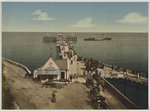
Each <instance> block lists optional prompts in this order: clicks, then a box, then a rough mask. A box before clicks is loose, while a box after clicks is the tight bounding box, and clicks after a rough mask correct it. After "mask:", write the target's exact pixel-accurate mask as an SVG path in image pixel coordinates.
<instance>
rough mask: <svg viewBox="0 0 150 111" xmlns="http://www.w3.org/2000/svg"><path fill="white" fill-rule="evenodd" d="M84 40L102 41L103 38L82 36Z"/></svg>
mask: <svg viewBox="0 0 150 111" xmlns="http://www.w3.org/2000/svg"><path fill="white" fill-rule="evenodd" d="M84 40H85V41H102V40H103V38H100V37H98V38H96V37H91V38H84Z"/></svg>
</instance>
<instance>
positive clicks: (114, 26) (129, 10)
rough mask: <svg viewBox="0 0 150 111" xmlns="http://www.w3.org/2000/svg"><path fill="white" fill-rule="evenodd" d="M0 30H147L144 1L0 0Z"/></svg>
mask: <svg viewBox="0 0 150 111" xmlns="http://www.w3.org/2000/svg"><path fill="white" fill-rule="evenodd" d="M2 31H3V32H5V31H6V32H148V3H147V2H2Z"/></svg>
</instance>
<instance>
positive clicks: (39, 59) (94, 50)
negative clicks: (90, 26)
mask: <svg viewBox="0 0 150 111" xmlns="http://www.w3.org/2000/svg"><path fill="white" fill-rule="evenodd" d="M60 33H61V34H63V35H64V36H69V35H74V36H77V43H75V44H74V50H75V51H76V52H77V53H78V54H79V55H80V56H82V57H85V58H93V59H95V60H97V61H99V62H102V63H106V64H110V65H116V66H120V67H122V68H127V69H130V70H136V71H138V72H142V73H143V76H146V77H148V33H110V32H108V33H103V34H104V35H106V37H111V38H112V40H105V41H84V38H89V37H93V36H101V35H102V33H101V32H2V57H4V58H7V59H10V60H13V61H16V62H19V63H21V64H23V65H25V66H27V67H28V68H29V70H31V72H32V73H33V71H34V69H37V68H39V67H41V66H42V65H43V64H44V63H45V62H46V61H47V59H48V58H49V56H50V48H52V49H53V57H54V58H57V59H58V58H59V54H58V50H57V48H56V46H55V43H45V42H43V37H44V36H57V35H58V34H60ZM109 82H110V83H112V84H113V85H114V86H115V87H116V88H117V89H118V90H120V91H121V92H122V93H123V94H125V93H127V94H126V96H127V97H128V98H129V99H130V100H131V101H132V102H134V103H135V104H136V105H138V106H139V107H140V108H144V109H145V108H148V87H146V86H143V85H140V86H139V87H138V90H140V91H141V92H138V93H137V91H138V90H137V86H135V85H130V84H132V83H129V82H127V83H129V84H128V85H127V88H126V92H124V90H122V87H124V83H122V82H120V80H109ZM133 84H134V83H133ZM131 86H133V87H131ZM131 89H132V90H131ZM137 94H138V95H137ZM135 95H136V96H135ZM141 96H142V97H141Z"/></svg>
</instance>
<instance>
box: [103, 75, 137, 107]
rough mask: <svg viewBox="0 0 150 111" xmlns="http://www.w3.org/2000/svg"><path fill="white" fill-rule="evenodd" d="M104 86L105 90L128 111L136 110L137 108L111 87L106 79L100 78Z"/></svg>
mask: <svg viewBox="0 0 150 111" xmlns="http://www.w3.org/2000/svg"><path fill="white" fill-rule="evenodd" d="M102 80H103V81H104V84H105V88H106V89H107V90H108V91H109V92H110V93H111V94H112V95H114V96H115V97H116V98H117V99H118V100H119V101H121V102H122V103H123V104H124V105H125V106H126V107H127V108H129V109H138V107H137V106H136V105H135V104H134V103H133V102H132V101H130V100H129V99H128V98H127V97H125V96H124V95H123V94H122V93H121V92H120V91H119V90H117V89H116V88H115V87H114V86H113V85H111V84H110V83H109V82H108V81H107V80H106V79H104V78H102Z"/></svg>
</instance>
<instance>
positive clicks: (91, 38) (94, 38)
mask: <svg viewBox="0 0 150 111" xmlns="http://www.w3.org/2000/svg"><path fill="white" fill-rule="evenodd" d="M103 36H104V34H102V37H90V38H84V40H85V41H103V40H111V39H112V38H111V37H103Z"/></svg>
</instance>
